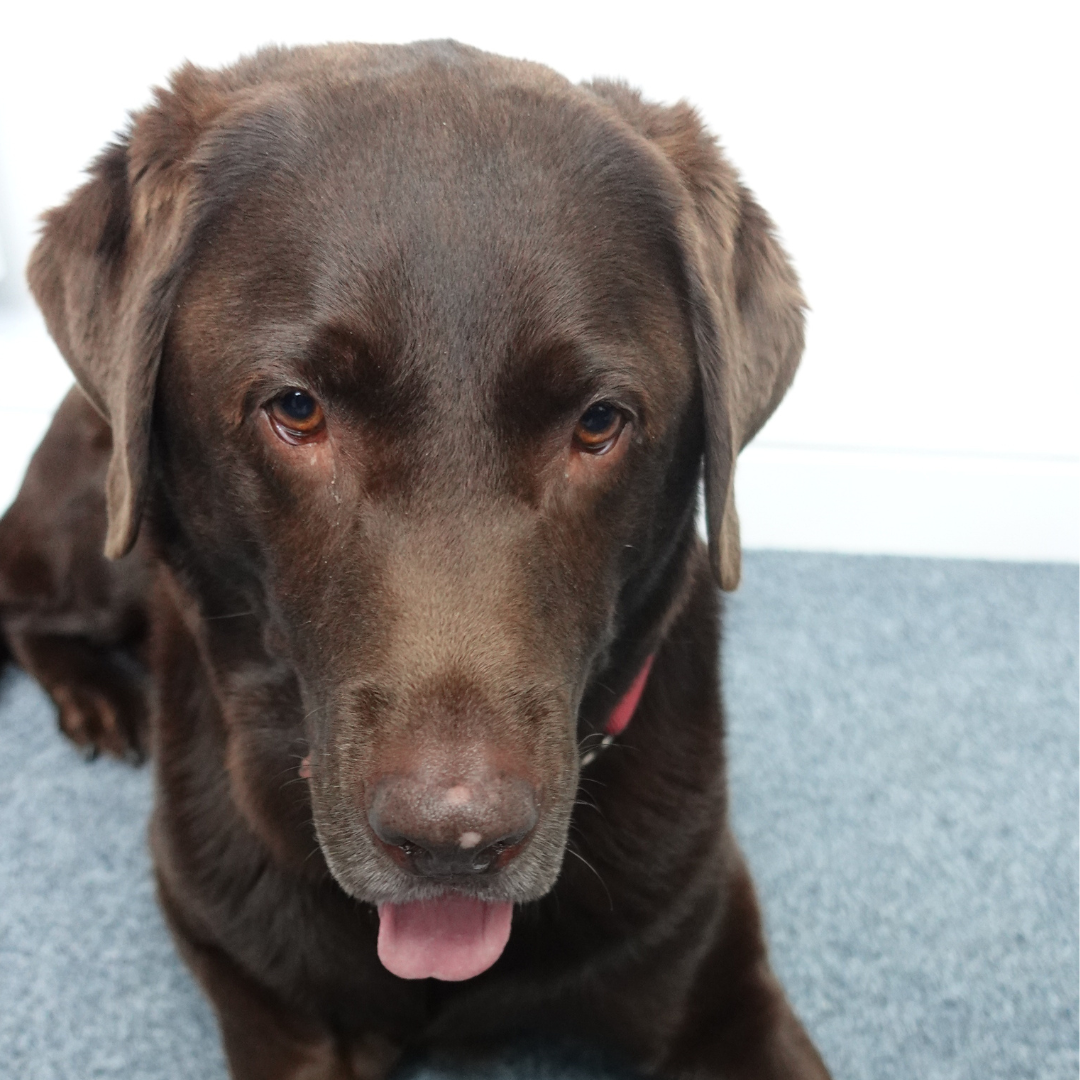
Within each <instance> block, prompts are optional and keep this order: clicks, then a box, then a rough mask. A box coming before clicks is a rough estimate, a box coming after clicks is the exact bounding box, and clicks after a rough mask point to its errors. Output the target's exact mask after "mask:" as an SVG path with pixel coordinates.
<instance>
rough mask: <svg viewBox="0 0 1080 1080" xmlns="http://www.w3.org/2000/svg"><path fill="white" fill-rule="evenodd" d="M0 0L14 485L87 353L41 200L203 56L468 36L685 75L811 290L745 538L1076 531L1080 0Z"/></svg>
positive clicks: (5, 300)
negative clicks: (2, 5) (55, 307)
mask: <svg viewBox="0 0 1080 1080" xmlns="http://www.w3.org/2000/svg"><path fill="white" fill-rule="evenodd" d="M20 8H21V10H18V11H15V12H9V13H2V14H0V237H2V241H3V248H2V255H3V261H4V264H5V266H6V269H7V273H6V276H5V277H4V279H3V281H2V282H0V376H2V379H3V382H2V387H3V393H2V394H0V505H4V504H6V503H7V501H8V500H9V499H10V498H11V496H12V495H13V494H14V491H15V488H16V486H17V483H18V478H19V476H20V475H21V471H22V469H23V467H24V465H25V461H26V459H27V457H28V456H29V453H30V452H31V450H32V449H33V445H34V443H35V442H36V440H37V438H38V437H39V436H40V433H41V431H42V430H43V428H44V425H45V423H46V422H47V418H48V415H49V413H50V412H51V410H52V408H53V407H54V405H55V403H56V401H58V399H59V397H60V396H61V395H62V393H63V391H64V388H65V386H66V385H67V383H68V381H69V380H68V377H67V375H66V373H65V370H64V369H63V366H62V364H61V363H60V361H59V360H58V358H57V356H56V354H55V351H54V350H53V348H52V346H51V345H50V344H49V342H48V340H47V338H45V337H44V335H43V331H42V329H41V326H40V322H39V320H38V319H37V317H36V316H35V315H34V314H33V310H32V307H31V306H30V305H29V303H28V301H27V299H26V296H25V287H24V286H23V285H22V282H21V279H22V267H23V265H24V263H25V259H26V256H27V254H28V252H29V250H30V247H31V246H32V244H33V234H34V229H35V225H34V221H35V218H36V217H37V215H38V214H39V213H40V212H41V211H42V210H43V209H45V208H46V207H48V206H50V205H52V204H54V203H56V202H58V201H59V200H60V199H62V198H63V197H64V195H65V193H66V192H67V191H69V190H70V189H71V188H72V187H74V186H75V185H76V184H77V183H78V182H79V179H80V172H81V169H82V168H83V167H84V166H85V165H86V164H87V162H88V161H89V160H90V159H91V157H93V156H94V155H95V154H96V153H97V151H98V150H99V149H100V148H101V147H102V145H103V144H104V143H105V142H106V141H107V140H108V139H109V138H110V137H111V135H112V134H113V132H115V131H117V130H119V129H121V128H122V127H123V126H124V123H125V117H126V112H127V110H128V109H131V108H133V107H136V106H138V105H140V104H143V103H144V102H145V101H146V100H147V98H148V89H149V87H150V86H151V85H152V84H155V83H160V82H162V81H163V80H164V79H165V78H166V76H167V73H168V72H169V70H170V69H172V68H174V67H175V66H176V65H177V64H179V63H180V62H181V61H182V60H184V59H186V58H187V59H191V60H193V61H195V62H196V63H200V64H205V65H219V64H223V63H228V62H230V61H231V60H233V59H235V58H236V56H237V55H239V54H240V53H242V52H250V51H252V50H253V49H254V48H256V47H257V46H259V45H260V44H264V43H267V42H280V43H286V44H291V43H300V42H319V41H324V40H350V39H352V40H367V41H409V40H415V39H419V38H426V37H444V36H451V37H455V38H458V39H459V40H462V41H465V42H468V43H470V44H474V45H478V46H480V47H482V48H487V49H491V50H493V51H496V52H501V53H505V54H508V55H513V56H523V57H527V58H529V59H533V60H539V61H542V62H544V63H547V64H550V65H551V66H553V67H555V68H556V69H558V70H559V71H561V72H563V73H564V74H565V75H567V76H568V77H570V78H571V79H582V78H588V77H591V76H594V75H614V76H621V77H624V78H626V79H627V80H628V81H629V82H631V83H632V84H634V85H636V86H638V87H640V88H642V89H643V90H644V91H645V93H646V94H647V95H648V96H649V97H651V98H654V99H657V100H662V101H674V100H676V99H678V98H680V97H685V98H687V99H689V100H690V101H692V102H693V103H694V104H696V105H697V106H698V107H699V108H700V110H701V112H702V113H703V115H704V117H705V118H706V120H707V122H708V124H709V125H710V127H711V128H712V129H713V130H714V131H715V132H716V133H717V134H718V135H719V136H720V138H721V140H722V142H723V144H724V146H725V148H726V149H727V151H728V154H729V156H730V157H731V159H732V160H733V161H734V162H735V164H736V165H737V166H738V167H739V168H740V169H741V171H742V173H743V176H744V178H745V179H746V181H747V182H748V183H749V185H750V186H751V187H752V188H753V189H754V190H755V191H756V192H757V194H758V196H759V198H760V200H761V202H762V203H763V205H764V206H765V207H766V208H767V209H768V211H769V212H770V214H772V216H773V217H774V218H775V220H776V221H777V223H778V225H779V227H780V231H781V234H782V236H783V238H784V241H785V243H786V245H787V247H788V248H789V250H790V251H791V252H792V254H793V256H794V258H795V262H796V265H797V266H798V269H799V272H800V274H801V277H802V280H803V283H804V286H805V290H806V293H807V296H808V297H809V300H810V303H811V306H812V309H813V310H812V313H811V318H810V329H809V345H808V348H807V352H806V357H805V360H804V363H803V367H802V369H801V371H800V374H799V376H798V378H797V379H796V383H795V386H794V388H793V390H792V391H791V393H790V394H789V396H788V398H787V399H786V401H785V403H784V404H783V405H782V406H781V408H780V410H779V411H778V413H777V414H776V416H775V417H774V419H773V420H772V421H771V422H770V424H769V425H768V426H767V427H766V428H765V430H764V431H763V432H762V434H761V435H760V436H759V437H758V440H757V441H756V442H755V444H754V445H753V446H752V447H751V448H750V449H749V450H748V451H746V452H745V453H744V455H743V460H742V464H741V466H740V472H739V478H738V484H737V494H738V500H739V506H740V516H741V518H742V521H743V532H744V539H745V541H746V542H747V544H748V545H751V546H754V545H757V546H771V547H791V548H816V549H832V550H841V551H886V552H896V553H907V554H940V555H962V556H975V557H996V558H1022V559H1057V560H1070V561H1071V560H1075V559H1076V558H1077V548H1078V531H1080V530H1078V517H1080V514H1078V510H1080V483H1078V478H1080V465H1078V459H1080V424H1078V422H1077V419H1076V414H1077V405H1078V395H1077V390H1078V376H1077V373H1078V368H1080V364H1078V356H1077V347H1076V334H1075V331H1074V330H1073V325H1074V323H1075V321H1076V307H1077V285H1078V282H1077V275H1076V272H1075V264H1076V247H1077V243H1076V241H1077V228H1076V226H1077V214H1076V209H1075V207H1076V203H1077V192H1078V191H1080V175H1078V170H1077V167H1076V164H1077V162H1076V151H1075V146H1076V142H1077V132H1076V114H1075V103H1076V101H1077V90H1078V89H1080V87H1078V86H1077V79H1076V77H1075V75H1074V74H1073V72H1074V71H1075V70H1076V69H1077V66H1078V65H1077V61H1076V53H1077V36H1076V29H1077V27H1076V14H1075V13H1076V10H1077V9H1076V7H1075V6H1074V5H1073V4H1066V3H1045V2H1042V3H1040V2H1027V3H1024V4H1019V3H1016V4H995V3H978V4H975V3H961V2H952V3H950V2H948V0H945V2H937V3H922V2H908V3H866V2H863V3H830V2H824V3H814V2H805V0H804V2H801V3H782V2H769V0H740V2H738V3H729V2H712V3H707V4H706V3H691V2H678V0H674V2H663V0H654V2H653V3H651V4H648V5H641V6H634V5H632V4H618V5H615V4H610V5H608V4H599V3H589V2H587V0H584V2H578V3H567V2H564V0H556V2H545V3H541V4H538V5H533V4H528V5H514V4H510V3H497V4H496V3H474V4H468V3H463V4H447V3H439V4H435V3H412V4H408V5H398V6H393V5H388V4H386V3H378V4H366V3H352V4H327V3H318V2H308V3H304V2H302V0H301V2H298V0H290V2H289V3H261V4H257V5H256V4H252V5H240V4H235V5H230V4H228V3H220V2H219V3H207V2H204V0H187V2H185V3H183V4H172V3H154V2H153V0H141V2H139V3H130V4H128V3H99V4H87V3H79V4H63V3H61V4H55V3H54V4H40V5H30V4H23V5H20Z"/></svg>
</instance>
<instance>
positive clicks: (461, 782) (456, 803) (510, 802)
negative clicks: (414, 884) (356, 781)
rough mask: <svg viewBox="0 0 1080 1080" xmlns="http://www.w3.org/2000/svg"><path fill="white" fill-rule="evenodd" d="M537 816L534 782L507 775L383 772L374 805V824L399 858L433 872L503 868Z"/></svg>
mask: <svg viewBox="0 0 1080 1080" xmlns="http://www.w3.org/2000/svg"><path fill="white" fill-rule="evenodd" d="M537 817H538V810H537V800H536V793H535V791H534V790H533V787H532V785H531V784H529V783H528V782H526V781H525V780H523V779H520V778H518V777H513V776H505V775H499V776H472V777H469V778H467V779H455V780H452V781H439V780H433V779H431V778H425V777H422V776H388V777H384V778H383V779H382V780H380V781H379V783H378V785H377V786H376V789H375V796H374V798H373V799H372V802H371V809H370V810H369V811H368V822H369V824H370V825H371V828H372V831H373V832H374V833H375V835H376V836H377V837H378V838H379V839H380V840H381V841H382V842H383V843H384V844H385V845H386V847H387V848H388V849H389V852H390V854H391V856H392V857H393V858H394V860H395V861H396V862H397V863H398V865H400V866H402V867H404V868H405V869H407V870H410V871H411V872H413V873H415V874H419V875H422V876H424V877H432V878H444V877H455V876H463V875H474V874H484V873H490V872H493V871H495V870H500V869H502V867H503V866H505V865H506V864H507V863H509V862H510V861H511V860H512V859H513V858H514V857H515V856H516V855H517V853H518V852H519V851H520V850H521V846H522V843H523V841H524V840H525V839H526V838H527V837H528V835H529V833H530V832H532V830H533V827H534V826H535V825H536V821H537Z"/></svg>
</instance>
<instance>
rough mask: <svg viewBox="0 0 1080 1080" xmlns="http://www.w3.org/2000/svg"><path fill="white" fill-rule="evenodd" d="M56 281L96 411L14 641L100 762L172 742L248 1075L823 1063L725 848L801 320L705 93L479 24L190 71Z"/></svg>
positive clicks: (163, 819) (194, 922)
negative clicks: (746, 658) (727, 665)
mask: <svg viewBox="0 0 1080 1080" xmlns="http://www.w3.org/2000/svg"><path fill="white" fill-rule="evenodd" d="M30 281H31V285H32V287H33V290H34V293H35V296H36V297H37V299H38V302H39V303H40V305H41V307H42V309H43V310H44V312H45V315H46V318H47V320H48V324H49V328H50V330H51V332H52V334H53V336H54V338H55V339H56V342H57V344H58V345H59V347H60V349H61V351H62V352H63V354H64V356H65V358H66V359H67V360H68V362H69V364H70V365H71V367H72V369H73V371H74V372H75V374H76V377H77V379H78V382H79V387H80V388H81V389H79V390H74V391H72V393H71V395H70V396H69V398H68V399H67V401H65V403H64V405H63V406H62V407H61V409H60V412H59V413H58V415H57V418H56V421H55V422H54V424H53V427H52V429H51V431H50V432H49V434H48V436H47V437H46V440H45V442H44V444H43V445H42V447H41V449H40V450H39V451H38V454H37V457H36V458H35V460H34V463H33V464H32V466H31V468H30V471H29V474H28V476H27V480H26V483H25V485H24V488H23V491H22V492H21V494H20V496H19V498H18V500H17V501H16V503H15V505H14V506H13V507H12V509H11V510H10V511H9V513H8V515H7V517H6V518H5V519H4V521H3V522H2V524H0V559H2V562H0V589H2V591H0V605H2V607H0V610H2V617H3V625H4V628H5V631H6V635H7V638H8V641H9V643H10V646H11V648H12V649H13V651H14V653H15V655H16V657H17V658H18V660H19V661H20V662H21V663H22V664H23V665H24V666H25V667H26V668H27V669H28V670H29V671H31V672H32V673H33V674H34V675H36V676H37V677H38V678H39V679H40V681H41V682H42V684H43V685H44V686H45V687H46V688H47V689H48V690H49V692H50V693H51V694H52V696H53V698H54V700H55V701H56V703H57V705H58V706H59V709H60V716H61V724H62V726H63V728H64V730H65V731H66V732H67V733H68V734H69V735H71V736H72V737H73V738H75V739H76V741H80V742H83V743H85V744H87V745H91V746H97V747H103V748H104V749H106V750H110V751H112V752H123V751H125V750H128V749H131V750H135V751H139V750H142V749H143V747H144V746H148V748H149V749H150V750H151V752H152V754H153V757H154V760H155V767H156V775H157V805H156V810H155V814H154V820H153V824H152V845H153V853H154V859H155V865H156V870H157V875H158V886H159V892H160V897H161V903H162V905H163V907H164V910H165V913H166V916H167V918H168V921H169V923H170V925H171V927H172V930H173V932H174V934H175V935H176V940H177V942H178V943H179V946H180V949H181V951H182V952H183V954H184V956H185V957H186V959H187V961H188V963H189V964H190V965H191V967H192V968H193V970H194V971H195V973H196V975H197V976H198V978H199V979H200V980H201V982H202V984H203V986H204V987H205V988H206V991H207V993H208V994H209V995H210V997H211V999H212V1000H213V1003H214V1005H215V1007H216V1008H217V1011H218V1014H219V1017H220V1020H221V1026H222V1031H223V1035H224V1040H225V1046H226V1050H227V1054H228V1058H229V1062H230V1066H231V1069H232V1072H233V1075H234V1076H236V1077H245V1078H247V1077H250V1078H253V1080H254V1078H258V1080H266V1078H274V1077H282V1078H284V1077H296V1078H299V1077H347V1076H352V1077H376V1076H380V1075H382V1074H383V1073H384V1072H385V1071H386V1070H387V1068H388V1067H389V1066H390V1065H391V1064H392V1062H393V1061H394V1060H395V1059H396V1058H397V1056H398V1055H399V1054H400V1053H401V1052H402V1051H403V1050H405V1049H416V1048H422V1047H440V1046H451V1047H460V1048H470V1049H472V1050H473V1051H477V1050H481V1049H482V1048H484V1047H491V1046H497V1045H500V1044H505V1043H506V1042H507V1041H510V1040H514V1039H517V1038H520V1037H523V1036H533V1037H541V1038H544V1037H549V1036H558V1037H560V1038H570V1039H580V1040H584V1041H586V1042H591V1043H595V1044H600V1045H603V1046H607V1047H610V1048H613V1049H615V1050H616V1051H617V1052H619V1053H621V1054H623V1055H624V1056H625V1057H626V1058H627V1059H628V1060H630V1061H632V1062H635V1063H636V1064H637V1065H638V1066H639V1067H641V1068H644V1069H646V1070H650V1071H653V1072H656V1073H659V1074H661V1075H664V1076H702V1077H706V1076H707V1077H824V1076H826V1072H825V1069H824V1066H823V1065H822V1064H821V1061H820V1059H819V1057H818V1055H817V1053H816V1052H815V1051H814V1049H813V1047H812V1045H811V1044H810V1042H809V1040H808V1039H807V1037H806V1035H805V1033H804V1031H803V1029H802V1027H801V1026H800V1025H799V1022H798V1021H797V1020H796V1018H795V1016H794V1015H793V1013H792V1012H791V1010H790V1008H789V1006H788V1004H787V1003H786V1001H785V999H784V996H783V993H782V991H781V990H780V988H779V986H778V985H777V983H776V980H775V978H774V976H773V975H772V973H771V971H770V969H769V966H768V963H767V961H766V955H765V947H764V944H763V939H762V933H761V926H760V919H759V915H758V909H757V905H756V902H755V899H754V894H753V889H752V886H751V884H750V880H749V878H748V876H747V872H746V868H745V865H744V863H743V860H742V857H741V855H740V853H739V851H738V848H737V847H736V844H735V842H734V840H733V838H732V835H731V832H730V830H729V828H728V825H727V821H726V810H725V788H724V770H723V747H722V720H721V706H720V694H719V687H718V680H717V644H718V604H717V597H716V593H715V587H714V585H713V578H714V577H715V579H716V580H718V581H719V583H720V584H721V585H722V586H723V587H724V588H729V589H730V588H733V587H734V586H735V585H736V584H737V582H738V578H739V540H738V523H737V520H736V517H735V509H734V504H733V500H732V474H733V469H734V462H735V455H736V454H737V452H738V450H739V449H740V448H741V447H742V446H743V445H744V444H745V443H746V442H747V441H748V440H749V439H750V438H751V437H752V436H753V434H754V433H755V432H756V431H757V430H758V428H759V427H760V426H761V424H762V423H763V422H764V420H765V419H766V417H767V416H768V415H769V414H770V413H771V412H772V410H773V409H774V408H775V406H776V404H777V402H778V401H779V400H780V397H781V396H782V394H783V393H784V391H785V389H786V388H787V386H788V384H789V383H790V380H791V378H792V375H793V372H794V370H795V366H796V364H797V362H798V358H799V355H800V352H801V348H802V298H801V295H800V292H799V289H798V286H797V283H796V281H795V277H794V275H793V273H792V271H791V269H790V267H789V265H788V263H787V261H786V259H785V257H784V255H783V253H782V251H781V250H780V248H779V246H778V245H777V243H776V241H775V239H774V237H773V235H772V232H771V226H770V223H769V220H768V218H767V217H766V216H765V214H764V213H763V211H762V210H761V209H760V208H759V207H758V206H757V204H756V203H755V202H754V200H753V198H752V197H751V195H750V194H749V192H747V190H746V189H745V188H744V187H742V185H741V184H740V183H739V181H738V179H737V177H736V176H735V174H734V172H733V171H732V169H731V168H730V166H729V165H728V164H727V163H726V162H725V161H724V159H723V158H722V157H721V156H720V153H719V151H718V150H717V148H716V145H715V143H714V141H713V140H712V138H711V137H710V136H709V135H708V134H707V133H706V132H705V131H704V130H703V129H702V127H701V125H700V123H699V121H698V119H697V117H696V116H695V114H694V112H693V111H692V110H691V109H690V108H688V107H687V106H685V105H677V106H675V107H672V108H662V107H659V106H653V105H649V104H646V103H644V102H643V101H642V100H641V99H640V98H639V97H638V95H636V94H635V93H633V92H632V91H630V90H628V89H626V88H625V87H624V86H621V85H619V84H615V83H604V82H598V83H592V84H589V85H586V86H579V87H576V86H572V85H570V84H568V83H567V82H565V81H564V80H563V79H561V78H560V77H558V76H556V75H555V74H553V73H552V72H550V71H548V70H547V69H545V68H542V67H538V66H536V65H532V64H526V63H519V62H511V61H507V60H502V59H499V58H497V57H493V56H488V55H485V54H483V53H479V52H476V51H474V50H471V49H466V48H462V47H460V46H457V45H454V44H424V45H417V46H411V47H406V48H402V47H377V48H367V47H362V46H341V47H329V48H319V49H297V50H291V51H282V50H267V51H264V52H261V53H259V54H258V55H257V56H256V57H254V58H253V59H251V60H246V61H243V62H241V63H239V64H238V65H236V66H235V67H233V68H230V69H228V70H226V71H223V72H209V71H202V70H199V69H196V68H193V67H186V68H184V69H182V70H181V71H180V72H179V73H178V74H177V76H176V77H175V78H174V80H173V82H172V86H171V89H169V90H167V91H162V92H159V93H158V95H157V99H156V102H155V103H154V104H153V105H152V106H151V107H149V108H148V109H146V110H145V111H144V112H142V113H141V114H139V115H138V116H136V117H135V119H134V122H133V124H132V127H131V130H130V132H129V133H128V135H127V136H126V137H124V138H123V139H122V140H121V141H120V142H119V143H118V144H117V145H114V146H112V147H110V148H109V149H107V150H106V151H105V153H104V154H103V156H102V157H101V158H99V159H98V161H97V163H96V164H95V165H94V167H93V170H92V174H91V179H90V180H89V181H88V182H87V183H86V184H85V185H84V186H83V187H82V188H81V189H79V190H78V191H77V192H75V194H74V195H73V196H72V197H71V199H70V200H69V201H68V203H67V204H66V205H64V206H63V207H61V208H59V209H57V210H54V211H52V212H51V213H50V214H49V215H48V217H47V219H46V223H45V229H44V234H43V236H42V239H41V242H40V243H39V245H38V247H37V249H36V251H35V253H34V256H33V260H32V262H31V266H30ZM702 461H704V476H705V497H706V509H707V513H708V523H709V536H710V544H709V553H708V556H707V555H706V553H705V552H704V549H703V548H702V547H701V545H700V544H699V542H698V541H697V539H696V534H695V507H696V501H697V498H696V495H697V487H698V480H699V475H700V472H701V463H702ZM140 522H141V524H142V527H141V535H140ZM137 537H139V540H138V544H136V538H137ZM102 541H103V542H104V549H105V554H106V555H107V556H108V557H109V558H110V559H113V560H119V561H117V562H108V561H106V560H105V559H104V558H103V557H102V556H101V555H100V554H99V552H100V548H101V544H102ZM147 686H151V687H152V693H148V691H147ZM148 700H151V701H152V708H149V709H148V707H147V704H146V702H147V701H148ZM148 712H149V713H150V714H151V718H150V719H149V721H148V720H147V713H148ZM567 854H569V855H570V856H571V857H570V858H569V859H566V858H565V856H566V855H567Z"/></svg>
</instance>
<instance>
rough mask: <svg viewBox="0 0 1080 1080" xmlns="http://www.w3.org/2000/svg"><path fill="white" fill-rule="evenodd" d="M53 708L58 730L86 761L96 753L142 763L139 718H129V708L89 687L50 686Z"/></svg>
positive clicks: (95, 755)
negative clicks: (83, 754)
mask: <svg viewBox="0 0 1080 1080" xmlns="http://www.w3.org/2000/svg"><path fill="white" fill-rule="evenodd" d="M49 693H50V696H51V697H52V699H53V702H54V703H55V704H56V708H57V711H58V714H59V715H58V718H59V722H60V730H61V731H62V732H63V733H64V734H65V735H66V736H67V737H68V738H69V739H71V741H72V742H73V743H75V745H76V746H78V747H81V748H82V749H83V750H84V752H85V754H86V757H87V759H88V760H93V759H94V758H95V757H97V755H98V754H99V753H105V754H109V755H111V756H112V757H115V758H120V759H122V760H124V761H129V762H131V763H132V764H138V763H139V762H140V761H142V760H143V757H144V748H143V746H142V745H141V743H142V738H141V734H142V732H141V728H142V724H141V723H140V720H141V717H139V716H137V715H136V716H132V715H130V714H131V712H132V708H131V704H130V703H127V702H124V703H121V702H118V701H115V700H111V699H110V696H109V695H107V694H104V693H102V692H101V691H99V690H98V689H96V688H94V687H90V686H53V687H51V688H50V690H49Z"/></svg>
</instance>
